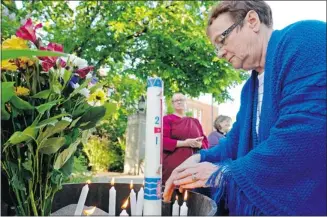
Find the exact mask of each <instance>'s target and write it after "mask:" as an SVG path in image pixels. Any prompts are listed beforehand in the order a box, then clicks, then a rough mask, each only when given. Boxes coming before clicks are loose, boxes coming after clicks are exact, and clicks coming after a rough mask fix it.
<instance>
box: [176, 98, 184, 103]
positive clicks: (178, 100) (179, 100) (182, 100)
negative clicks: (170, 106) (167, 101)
mask: <svg viewBox="0 0 327 217" xmlns="http://www.w3.org/2000/svg"><path fill="white" fill-rule="evenodd" d="M173 102H181V103H182V102H185V99H175V100H173Z"/></svg>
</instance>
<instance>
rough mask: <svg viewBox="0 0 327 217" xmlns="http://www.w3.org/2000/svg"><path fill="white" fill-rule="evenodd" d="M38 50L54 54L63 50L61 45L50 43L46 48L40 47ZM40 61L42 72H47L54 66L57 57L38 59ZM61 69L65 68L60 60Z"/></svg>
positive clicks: (64, 64)
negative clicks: (53, 52)
mask: <svg viewBox="0 0 327 217" xmlns="http://www.w3.org/2000/svg"><path fill="white" fill-rule="evenodd" d="M40 50H48V51H55V52H63V51H64V49H63V47H62V45H61V44H56V43H52V42H50V43H49V44H48V45H47V46H46V47H42V46H41V47H40ZM39 59H40V60H42V61H43V62H42V68H43V70H44V71H46V72H48V71H49V69H50V68H51V67H53V66H55V65H56V61H57V59H58V57H39ZM60 65H61V67H65V66H66V62H65V61H63V60H61V59H60Z"/></svg>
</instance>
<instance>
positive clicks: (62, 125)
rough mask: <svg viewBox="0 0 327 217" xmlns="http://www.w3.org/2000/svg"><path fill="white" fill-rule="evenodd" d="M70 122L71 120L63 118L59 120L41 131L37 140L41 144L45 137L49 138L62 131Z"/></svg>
mask: <svg viewBox="0 0 327 217" xmlns="http://www.w3.org/2000/svg"><path fill="white" fill-rule="evenodd" d="M69 124H70V122H68V121H65V120H61V121H59V122H57V123H56V124H55V125H54V126H52V125H48V126H47V128H46V130H45V131H44V132H42V133H40V135H39V137H38V138H37V141H38V142H39V144H41V143H42V142H43V140H44V139H47V138H48V137H50V136H52V135H54V134H56V133H59V132H62V131H63V130H64V129H66V128H67V127H68V126H69Z"/></svg>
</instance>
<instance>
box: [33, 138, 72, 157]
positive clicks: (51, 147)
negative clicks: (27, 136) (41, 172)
mask: <svg viewBox="0 0 327 217" xmlns="http://www.w3.org/2000/svg"><path fill="white" fill-rule="evenodd" d="M65 142H66V139H65V137H55V138H49V139H46V140H43V142H42V143H41V145H40V147H39V151H40V153H42V154H47V155H50V154H53V153H56V152H57V151H58V150H59V149H60V148H61V147H62V146H63V145H64V144H65Z"/></svg>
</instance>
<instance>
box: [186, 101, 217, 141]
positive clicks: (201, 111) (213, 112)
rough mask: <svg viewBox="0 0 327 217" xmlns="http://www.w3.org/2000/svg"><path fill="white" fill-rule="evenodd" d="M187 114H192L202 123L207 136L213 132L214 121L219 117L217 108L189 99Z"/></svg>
mask: <svg viewBox="0 0 327 217" xmlns="http://www.w3.org/2000/svg"><path fill="white" fill-rule="evenodd" d="M186 112H188V113H190V112H191V113H192V114H193V115H192V116H193V117H194V118H197V119H198V120H199V121H200V123H201V125H202V128H203V131H204V134H205V135H206V136H208V135H209V134H210V133H211V132H212V131H213V121H214V120H215V118H216V117H217V116H218V107H217V106H215V105H213V106H211V105H210V104H206V103H203V102H200V101H198V100H193V99H187V100H186Z"/></svg>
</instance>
